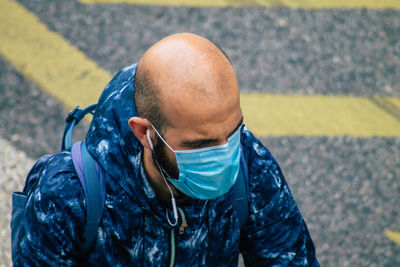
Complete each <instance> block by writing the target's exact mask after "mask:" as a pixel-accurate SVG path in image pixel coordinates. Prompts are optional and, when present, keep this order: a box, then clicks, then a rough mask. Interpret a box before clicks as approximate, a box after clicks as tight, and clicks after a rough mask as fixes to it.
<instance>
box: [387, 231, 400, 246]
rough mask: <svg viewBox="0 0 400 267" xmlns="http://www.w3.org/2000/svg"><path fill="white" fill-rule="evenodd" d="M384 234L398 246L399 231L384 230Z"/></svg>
mask: <svg viewBox="0 0 400 267" xmlns="http://www.w3.org/2000/svg"><path fill="white" fill-rule="evenodd" d="M385 235H386V236H387V237H388V238H389V239H390V240H392V241H393V242H394V243H396V244H397V245H399V246H400V233H399V232H392V231H386V232H385Z"/></svg>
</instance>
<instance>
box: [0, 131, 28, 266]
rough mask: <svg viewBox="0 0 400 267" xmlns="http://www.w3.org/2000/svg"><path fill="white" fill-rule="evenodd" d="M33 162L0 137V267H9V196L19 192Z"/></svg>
mask: <svg viewBox="0 0 400 267" xmlns="http://www.w3.org/2000/svg"><path fill="white" fill-rule="evenodd" d="M33 163H34V161H33V160H32V159H30V158H29V157H27V155H26V154H25V152H23V151H20V150H18V149H16V148H14V147H13V146H12V145H11V144H10V143H9V142H8V141H7V140H5V139H3V138H1V137H0V203H1V205H0V214H2V216H1V217H0V267H5V266H11V232H10V219H11V194H12V192H13V191H20V190H22V187H23V185H24V180H25V176H26V174H27V173H28V171H29V169H30V168H31V166H32V164H33Z"/></svg>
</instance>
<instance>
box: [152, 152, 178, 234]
mask: <svg viewBox="0 0 400 267" xmlns="http://www.w3.org/2000/svg"><path fill="white" fill-rule="evenodd" d="M153 158H154V155H153ZM154 162H155V163H156V164H157V167H158V169H159V170H160V173H161V176H162V177H163V179H164V182H165V184H166V185H167V187H168V190H169V192H170V193H171V204H172V211H173V213H174V219H175V223H172V222H171V220H170V219H169V216H168V209H167V211H166V212H165V215H166V216H167V221H168V223H169V225H171V226H176V225H177V224H178V211H177V209H176V201H175V197H174V193H172V189H171V187H170V186H169V184H168V182H167V179H165V175H164V172H165V173H167V172H166V171H165V170H164V168H162V167H161V166H160V165H159V164H158V161H157V160H154Z"/></svg>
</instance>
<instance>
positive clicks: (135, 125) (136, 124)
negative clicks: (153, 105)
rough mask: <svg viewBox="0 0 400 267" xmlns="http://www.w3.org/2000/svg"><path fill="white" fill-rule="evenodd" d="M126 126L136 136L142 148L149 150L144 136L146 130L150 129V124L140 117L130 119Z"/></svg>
mask: <svg viewBox="0 0 400 267" xmlns="http://www.w3.org/2000/svg"><path fill="white" fill-rule="evenodd" d="M128 124H129V127H130V128H131V130H132V132H133V134H134V135H135V136H136V138H137V139H138V140H139V142H140V143H141V144H142V146H143V147H144V148H147V149H151V147H150V144H149V141H148V139H147V135H146V134H147V129H150V128H151V124H150V122H149V121H148V120H146V119H143V118H140V117H132V118H130V119H129V121H128Z"/></svg>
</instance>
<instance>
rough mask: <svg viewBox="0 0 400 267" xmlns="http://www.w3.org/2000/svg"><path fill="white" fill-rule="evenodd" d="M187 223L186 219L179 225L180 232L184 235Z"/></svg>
mask: <svg viewBox="0 0 400 267" xmlns="http://www.w3.org/2000/svg"><path fill="white" fill-rule="evenodd" d="M187 226H188V225H187V223H186V220H183V221H182V224H181V226H179V234H180V235H182V234H183V233H184V232H185V227H187Z"/></svg>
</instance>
